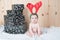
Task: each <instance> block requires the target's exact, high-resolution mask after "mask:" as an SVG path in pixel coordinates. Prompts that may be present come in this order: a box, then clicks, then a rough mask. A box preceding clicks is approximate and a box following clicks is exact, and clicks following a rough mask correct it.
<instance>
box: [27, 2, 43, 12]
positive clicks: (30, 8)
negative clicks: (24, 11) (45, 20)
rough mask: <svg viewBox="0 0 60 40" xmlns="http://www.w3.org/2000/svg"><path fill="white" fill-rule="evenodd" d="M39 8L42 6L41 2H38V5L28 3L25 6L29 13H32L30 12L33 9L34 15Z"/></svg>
mask: <svg viewBox="0 0 60 40" xmlns="http://www.w3.org/2000/svg"><path fill="white" fill-rule="evenodd" d="M41 6H42V2H41V1H40V2H38V3H36V4H35V5H33V4H32V3H28V4H27V7H28V9H29V10H30V12H31V13H33V12H32V9H33V7H35V9H36V13H37V12H38V10H39V8H40V7H41Z"/></svg>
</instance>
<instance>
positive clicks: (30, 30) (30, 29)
mask: <svg viewBox="0 0 60 40" xmlns="http://www.w3.org/2000/svg"><path fill="white" fill-rule="evenodd" d="M29 32H30V34H31V35H33V31H32V26H31V24H30V25H29Z"/></svg>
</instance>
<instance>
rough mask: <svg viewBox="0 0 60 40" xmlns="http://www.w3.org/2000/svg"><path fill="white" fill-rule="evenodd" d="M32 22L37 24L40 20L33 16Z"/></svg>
mask: <svg viewBox="0 0 60 40" xmlns="http://www.w3.org/2000/svg"><path fill="white" fill-rule="evenodd" d="M31 22H32V23H37V22H38V18H37V16H36V15H32V16H31Z"/></svg>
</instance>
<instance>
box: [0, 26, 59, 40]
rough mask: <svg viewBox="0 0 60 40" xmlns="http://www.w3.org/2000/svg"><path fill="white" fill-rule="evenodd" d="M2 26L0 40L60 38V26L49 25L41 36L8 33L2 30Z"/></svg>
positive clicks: (56, 39)
mask: <svg viewBox="0 0 60 40" xmlns="http://www.w3.org/2000/svg"><path fill="white" fill-rule="evenodd" d="M3 29H4V26H2V27H0V40H60V27H51V28H49V29H48V30H47V28H46V29H45V31H47V33H44V34H42V35H41V36H37V35H35V36H33V37H29V36H28V35H26V34H8V33H5V32H3Z"/></svg>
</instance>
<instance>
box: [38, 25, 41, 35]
mask: <svg viewBox="0 0 60 40" xmlns="http://www.w3.org/2000/svg"><path fill="white" fill-rule="evenodd" d="M41 33H42V32H41V28H40V27H39V25H38V35H41Z"/></svg>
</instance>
